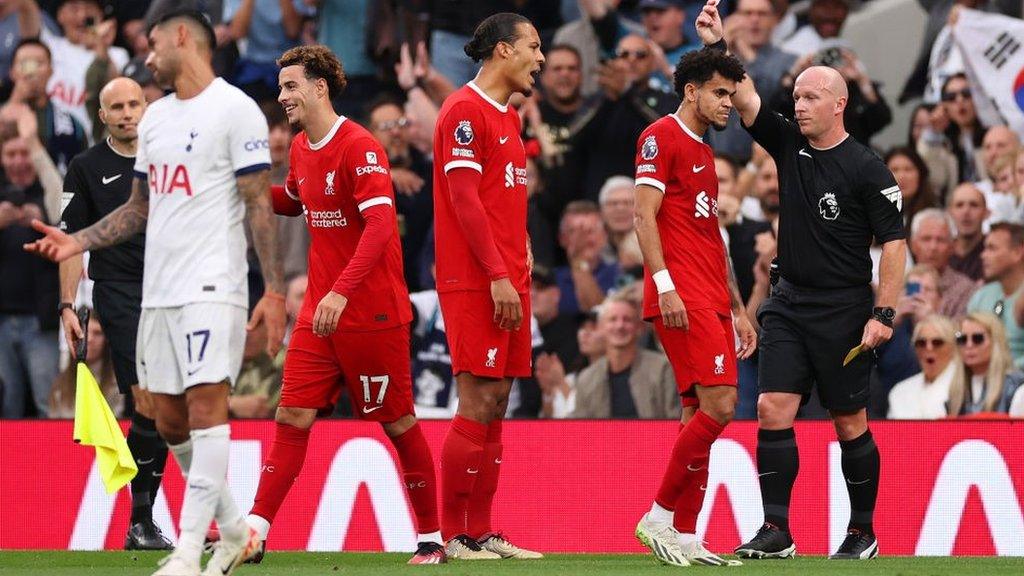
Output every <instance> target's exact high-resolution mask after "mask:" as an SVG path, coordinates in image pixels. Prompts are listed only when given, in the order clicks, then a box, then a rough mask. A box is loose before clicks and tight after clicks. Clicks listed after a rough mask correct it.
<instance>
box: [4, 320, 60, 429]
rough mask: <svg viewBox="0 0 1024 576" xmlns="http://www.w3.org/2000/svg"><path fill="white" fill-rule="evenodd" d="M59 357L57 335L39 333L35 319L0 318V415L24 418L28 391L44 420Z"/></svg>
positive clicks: (37, 321)
mask: <svg viewBox="0 0 1024 576" xmlns="http://www.w3.org/2000/svg"><path fill="white" fill-rule="evenodd" d="M59 354H60V352H59V349H58V346H57V332H56V331H55V330H51V331H47V332H43V331H41V330H40V329H39V320H38V319H37V318H36V317H35V316H33V315H21V314H19V315H8V314H0V385H2V388H3V411H2V413H0V415H2V416H3V417H4V418H21V417H23V416H24V415H25V396H26V395H27V394H28V392H29V391H31V393H32V400H33V401H34V402H35V405H36V410H37V411H38V412H39V416H40V417H41V418H45V417H46V415H47V412H48V408H49V404H50V388H51V386H53V381H54V379H55V378H56V377H57V362H58V359H59Z"/></svg>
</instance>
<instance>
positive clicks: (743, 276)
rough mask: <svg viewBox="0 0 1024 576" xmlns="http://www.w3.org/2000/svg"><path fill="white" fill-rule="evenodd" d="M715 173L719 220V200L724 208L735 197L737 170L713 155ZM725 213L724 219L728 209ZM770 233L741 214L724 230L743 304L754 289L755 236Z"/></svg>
mask: <svg viewBox="0 0 1024 576" xmlns="http://www.w3.org/2000/svg"><path fill="white" fill-rule="evenodd" d="M715 173H716V174H717V175H718V215H719V218H720V219H721V217H722V216H723V210H722V205H723V200H724V201H725V202H724V203H725V204H728V202H729V200H727V198H736V197H737V179H738V176H739V168H738V167H737V166H736V163H735V161H733V160H732V158H730V157H728V156H725V155H722V154H715ZM737 207H738V206H737ZM725 212H726V214H725V215H726V216H728V208H727V209H726V210H725ZM771 230H772V225H771V224H770V223H768V222H765V221H760V220H752V219H750V218H746V217H744V216H743V214H742V213H737V214H736V217H735V219H734V220H733V221H731V222H728V223H727V224H726V226H725V231H726V234H727V236H728V240H727V246H728V248H729V257H730V258H731V259H732V265H733V270H734V271H735V273H736V285H737V287H738V288H739V290H740V297H742V298H743V301H744V302H746V301H747V300H748V299H749V298H750V291H751V290H752V289H753V287H754V262H755V261H756V260H757V251H756V250H755V247H756V244H757V236H758V235H760V234H764V233H768V234H771Z"/></svg>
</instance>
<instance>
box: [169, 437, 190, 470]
mask: <svg viewBox="0 0 1024 576" xmlns="http://www.w3.org/2000/svg"><path fill="white" fill-rule="evenodd" d="M167 448H168V449H169V450H170V451H171V454H174V459H175V460H177V461H178V468H180V469H181V477H182V478H185V479H186V480H187V479H188V469H189V468H191V467H192V440H191V439H190V440H185V441H184V442H182V443H181V444H168V445H167Z"/></svg>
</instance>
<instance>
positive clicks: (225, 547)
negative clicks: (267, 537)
mask: <svg viewBox="0 0 1024 576" xmlns="http://www.w3.org/2000/svg"><path fill="white" fill-rule="evenodd" d="M259 547H260V535H259V533H258V532H256V531H255V530H253V529H252V528H251V527H249V526H248V525H246V535H245V537H244V538H242V539H241V540H237V541H231V540H228V539H227V538H224V535H223V534H221V539H220V541H219V542H217V543H216V544H214V547H213V557H211V558H210V560H209V562H207V563H206V568H205V569H204V570H203V573H202V576H229V575H230V574H231V573H232V572H233V571H234V570H235V568H238V567H239V566H240V565H241V564H242V563H243V562H245V561H246V560H248V559H249V558H251V557H253V556H254V555H256V552H257V551H258V550H259Z"/></svg>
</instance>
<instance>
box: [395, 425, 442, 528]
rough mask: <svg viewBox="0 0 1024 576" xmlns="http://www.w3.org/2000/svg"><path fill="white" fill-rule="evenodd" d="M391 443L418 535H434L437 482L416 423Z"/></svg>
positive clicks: (436, 524)
mask: <svg viewBox="0 0 1024 576" xmlns="http://www.w3.org/2000/svg"><path fill="white" fill-rule="evenodd" d="M391 443H392V444H393V445H394V446H395V450H396V451H397V452H398V460H399V461H400V462H401V463H402V479H403V480H404V481H405V490H406V493H407V494H409V501H410V502H411V503H412V509H413V512H414V513H415V514H416V527H417V529H418V531H419V533H420V534H430V533H431V532H437V531H438V523H437V479H436V478H435V476H434V458H433V456H432V455H431V453H430V446H428V445H427V439H426V438H424V437H423V429H422V428H420V425H419V423H418V422H417V423H416V424H414V425H413V426H412V428H409V429H408V430H406V431H405V432H403V433H402V434H401V435H400V436H396V437H395V438H392V439H391Z"/></svg>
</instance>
